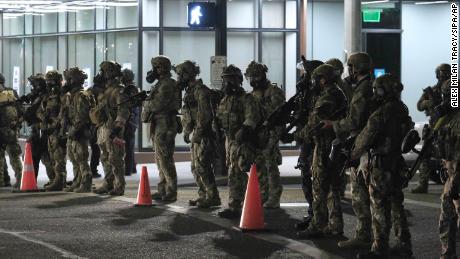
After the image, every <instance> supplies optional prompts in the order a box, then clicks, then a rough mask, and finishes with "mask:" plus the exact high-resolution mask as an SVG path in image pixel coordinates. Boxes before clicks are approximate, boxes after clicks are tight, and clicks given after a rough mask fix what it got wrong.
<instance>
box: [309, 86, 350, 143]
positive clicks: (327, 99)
mask: <svg viewBox="0 0 460 259" xmlns="http://www.w3.org/2000/svg"><path fill="white" fill-rule="evenodd" d="M346 106H347V102H346V97H345V94H344V93H343V92H342V90H340V88H339V87H338V86H337V85H335V84H331V85H329V86H327V87H325V88H323V89H322V91H321V93H320V94H319V96H318V98H317V99H316V102H315V104H314V107H313V110H312V113H311V114H310V116H309V117H308V123H307V125H306V127H304V128H303V129H302V132H301V136H302V138H303V139H309V138H312V137H313V139H314V140H315V143H317V142H318V141H320V140H321V139H328V140H329V139H330V140H331V141H332V140H333V139H334V136H335V134H334V131H333V129H332V128H323V129H320V130H319V131H317V132H311V130H312V129H313V127H315V125H317V124H318V123H320V122H321V121H322V120H331V121H337V120H338V119H340V118H341V117H343V114H344V113H345V112H341V113H338V111H340V110H344V108H345V107H346Z"/></svg>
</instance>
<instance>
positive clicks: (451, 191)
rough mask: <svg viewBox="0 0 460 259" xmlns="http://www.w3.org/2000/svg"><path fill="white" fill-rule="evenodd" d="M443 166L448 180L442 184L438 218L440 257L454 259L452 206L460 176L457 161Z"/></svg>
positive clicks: (454, 224) (453, 209)
mask: <svg viewBox="0 0 460 259" xmlns="http://www.w3.org/2000/svg"><path fill="white" fill-rule="evenodd" d="M445 166H446V169H447V173H448V174H449V178H448V179H447V181H446V183H445V184H444V191H443V193H442V195H441V215H440V216H439V238H440V240H441V255H442V256H445V258H456V257H455V256H456V234H457V218H458V216H457V210H456V208H455V205H454V201H453V200H454V198H456V197H455V196H457V197H458V188H459V181H460V174H458V172H457V170H458V168H459V161H446V162H445Z"/></svg>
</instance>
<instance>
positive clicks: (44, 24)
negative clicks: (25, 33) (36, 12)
mask: <svg viewBox="0 0 460 259" xmlns="http://www.w3.org/2000/svg"><path fill="white" fill-rule="evenodd" d="M40 17H41V23H40V25H41V28H40V32H41V33H53V32H57V29H58V28H57V22H58V21H57V19H58V15H57V13H46V14H43V15H41V16H40ZM35 33H37V32H35Z"/></svg>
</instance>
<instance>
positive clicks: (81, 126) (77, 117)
mask: <svg viewBox="0 0 460 259" xmlns="http://www.w3.org/2000/svg"><path fill="white" fill-rule="evenodd" d="M67 98H68V99H67V101H68V107H67V112H66V113H64V116H65V118H61V119H62V121H67V122H68V124H69V125H68V127H69V128H73V130H75V131H80V130H81V131H82V132H83V133H84V135H85V136H88V137H89V125H90V121H89V110H90V100H89V97H88V95H87V94H86V93H85V91H84V90H83V88H78V87H77V88H74V89H72V90H71V91H70V93H69V95H68V96H67ZM70 131H71V130H70V129H69V132H70Z"/></svg>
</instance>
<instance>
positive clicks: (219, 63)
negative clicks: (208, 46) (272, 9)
mask: <svg viewBox="0 0 460 259" xmlns="http://www.w3.org/2000/svg"><path fill="white" fill-rule="evenodd" d="M226 66H227V57H226V56H212V57H211V86H212V88H216V89H222V77H221V76H220V75H221V74H222V71H223V70H224V68H225V67H226Z"/></svg>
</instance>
